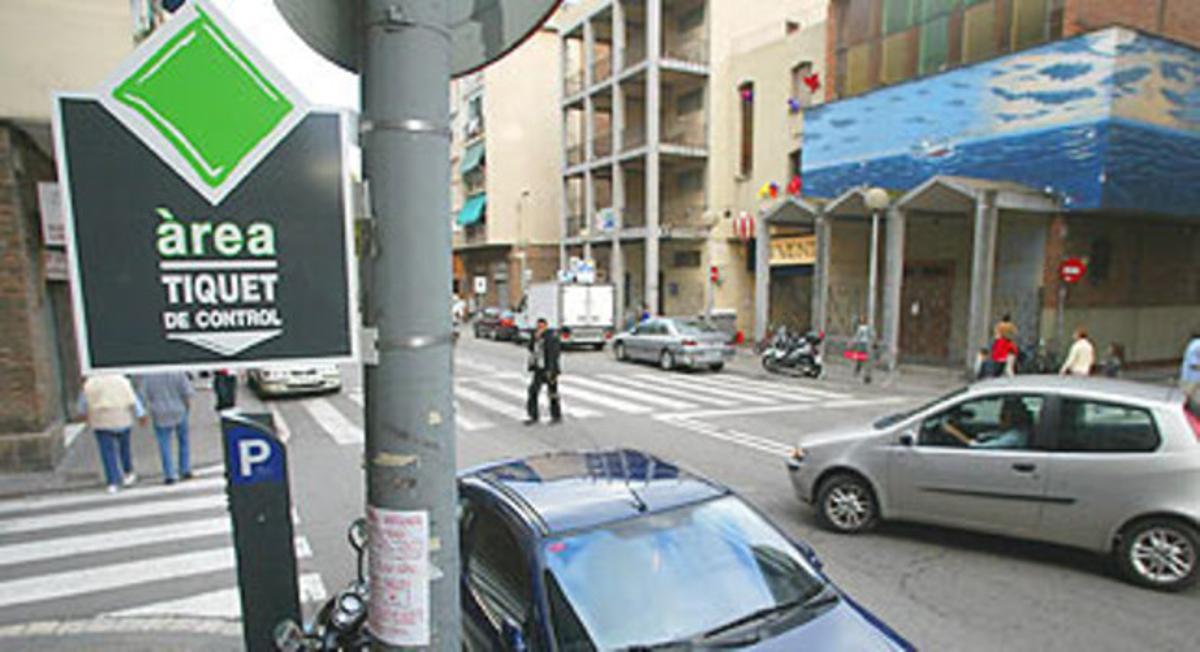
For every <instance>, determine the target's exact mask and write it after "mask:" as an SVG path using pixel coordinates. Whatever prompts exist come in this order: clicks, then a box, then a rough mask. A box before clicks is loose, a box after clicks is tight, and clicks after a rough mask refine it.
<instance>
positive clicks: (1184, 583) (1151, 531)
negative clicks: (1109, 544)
mask: <svg viewBox="0 0 1200 652" xmlns="http://www.w3.org/2000/svg"><path fill="white" fill-rule="evenodd" d="M1198 551H1200V533H1197V532H1196V529H1195V528H1193V527H1191V526H1189V525H1188V524H1186V523H1184V522H1183V521H1178V520H1175V519H1170V518H1147V519H1143V520H1141V521H1137V522H1135V523H1133V524H1132V525H1130V526H1128V527H1126V528H1125V530H1124V531H1123V532H1122V533H1121V541H1120V543H1119V544H1118V545H1117V550H1116V553H1117V565H1118V566H1119V567H1120V569H1121V574H1122V575H1124V576H1125V577H1126V578H1128V579H1129V581H1131V582H1133V583H1135V584H1140V585H1142V586H1145V587H1148V588H1152V589H1158V590H1160V591H1180V590H1182V589H1185V588H1187V587H1189V586H1192V585H1193V584H1195V583H1196V579H1197V572H1196V558H1197V556H1198V554H1200V553H1198Z"/></svg>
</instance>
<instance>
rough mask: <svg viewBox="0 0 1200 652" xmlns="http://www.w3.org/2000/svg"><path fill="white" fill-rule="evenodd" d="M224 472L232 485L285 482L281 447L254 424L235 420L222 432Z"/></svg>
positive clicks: (272, 437)
mask: <svg viewBox="0 0 1200 652" xmlns="http://www.w3.org/2000/svg"><path fill="white" fill-rule="evenodd" d="M225 452H226V456H227V458H226V459H227V464H226V469H227V471H226V473H227V474H228V475H229V481H230V483H232V484H235V485H249V484H259V483H263V482H286V478H285V477H284V476H285V473H284V468H286V467H285V466H284V455H285V453H284V449H283V446H281V445H280V444H279V441H278V440H276V439H275V437H274V435H272V434H271V433H270V431H269V430H267V429H265V428H260V427H258V426H257V424H251V423H248V422H243V423H238V424H236V425H233V426H232V427H231V428H229V429H228V430H227V431H226V433H225Z"/></svg>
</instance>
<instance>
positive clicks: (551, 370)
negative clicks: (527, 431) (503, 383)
mask: <svg viewBox="0 0 1200 652" xmlns="http://www.w3.org/2000/svg"><path fill="white" fill-rule="evenodd" d="M560 351H561V347H560V345H559V342H558V333H557V332H556V331H553V330H550V327H549V323H548V322H547V321H546V320H545V319H544V318H543V319H538V320H537V330H535V331H534V333H533V336H532V337H531V338H529V371H530V372H532V373H533V376H532V377H531V378H530V379H529V401H528V402H527V403H526V405H525V407H526V410H527V411H528V414H529V418H527V419H526V420H525V425H527V426H532V425H534V424H535V423H537V422H538V419H539V416H538V398H539V396H540V395H541V393H542V385H545V386H546V390H547V393H548V395H549V397H550V421H551V423H560V422H562V406H561V405H560V404H559V400H558V373H559V371H561V367H560V366H559V360H558V359H559V352H560Z"/></svg>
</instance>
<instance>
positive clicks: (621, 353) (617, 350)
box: [613, 342, 629, 362]
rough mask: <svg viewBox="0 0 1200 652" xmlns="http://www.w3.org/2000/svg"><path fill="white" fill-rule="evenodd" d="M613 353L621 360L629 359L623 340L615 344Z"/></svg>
mask: <svg viewBox="0 0 1200 652" xmlns="http://www.w3.org/2000/svg"><path fill="white" fill-rule="evenodd" d="M613 355H614V356H615V357H616V358H617V360H620V361H621V362H625V361H626V360H628V359H629V355H628V354H627V353H625V344H623V343H621V342H617V343H616V344H614V345H613Z"/></svg>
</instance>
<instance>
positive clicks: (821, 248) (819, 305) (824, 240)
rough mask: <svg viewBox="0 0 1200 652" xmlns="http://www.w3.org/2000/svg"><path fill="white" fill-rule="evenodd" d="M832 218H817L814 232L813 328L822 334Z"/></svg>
mask: <svg viewBox="0 0 1200 652" xmlns="http://www.w3.org/2000/svg"><path fill="white" fill-rule="evenodd" d="M832 220H833V218H831V217H827V216H825V215H820V216H818V217H817V220H816V223H815V224H814V230H815V231H816V236H817V260H816V265H814V267H815V274H814V276H815V278H814V279H813V282H814V283H816V287H815V288H813V328H815V329H817V331H819V332H824V331H825V329H826V327H827V326H828V322H829V271H830V270H829V261H830V257H829V248H830V245H831V243H832V242H833V221H832Z"/></svg>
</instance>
